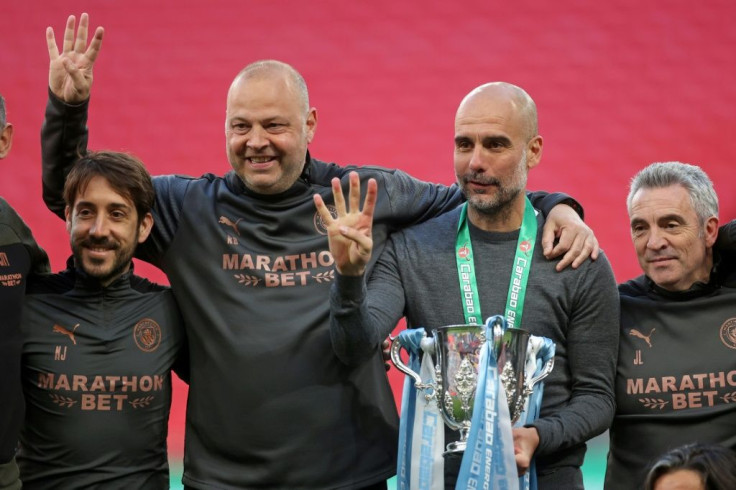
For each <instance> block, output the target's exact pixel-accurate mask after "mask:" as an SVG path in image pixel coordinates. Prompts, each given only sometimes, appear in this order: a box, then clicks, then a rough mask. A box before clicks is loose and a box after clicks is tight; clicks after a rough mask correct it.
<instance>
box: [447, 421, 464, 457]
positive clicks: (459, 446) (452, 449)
mask: <svg viewBox="0 0 736 490" xmlns="http://www.w3.org/2000/svg"><path fill="white" fill-rule="evenodd" d="M469 430H470V424H467V426H465V427H462V428H461V429H459V432H460V440H459V441H455V442H451V443H449V444H448V445H447V450H446V451H445V453H444V454H455V453H464V452H465V448H467V447H468V431H469Z"/></svg>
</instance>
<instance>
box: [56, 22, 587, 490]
mask: <svg viewBox="0 0 736 490" xmlns="http://www.w3.org/2000/svg"><path fill="white" fill-rule="evenodd" d="M87 26H88V18H87V16H86V15H85V14H83V15H82V18H81V19H80V27H79V31H78V32H77V35H76V37H75V35H74V30H75V19H74V17H70V18H69V20H68V21H67V26H66V30H65V33H64V43H63V48H62V51H61V52H59V50H58V48H57V46H56V42H55V40H54V35H53V30H51V29H49V30H48V31H47V40H48V45H49V55H50V59H51V61H50V69H49V85H50V100H49V104H48V106H47V112H46V120H45V123H44V128H43V131H42V145H43V158H44V168H43V178H44V192H45V198H46V202H47V205H49V207H50V209H52V210H53V211H55V212H56V213H57V214H59V213H61V210H62V205H61V202H60V199H59V189H60V188H61V186H62V184H63V181H64V177H65V174H66V171H67V170H66V169H67V168H68V166H69V165H70V162H71V161H72V159H73V157H74V155H75V154H76V152H77V151H82V152H84V151H85V150H86V142H87V128H86V121H87V109H88V105H89V93H90V85H91V80H92V67H93V65H94V62H95V59H96V58H97V55H98V53H99V50H100V46H101V42H102V37H103V31H102V30H101V29H97V30H96V31H95V34H94V36H93V37H92V39H91V40H90V42H89V46H87V29H88V27H87ZM226 102H227V103H226V109H227V111H226V119H225V140H226V149H227V157H228V160H229V162H230V165H231V167H232V171H230V172H228V173H227V174H225V175H224V176H222V177H218V176H215V175H212V174H206V175H204V176H202V177H200V178H187V177H181V176H174V175H167V176H158V177H154V186H155V188H156V204H155V206H154V209H153V214H154V217H155V224H154V227H153V230H152V233H151V237H150V238H149V240H148V241H146V242H145V243H144V244H142V245H141V246H140V247H139V248H138V251H137V256H138V257H140V258H142V259H144V260H147V261H149V262H151V263H152V264H154V265H156V266H157V267H159V268H161V269H162V270H163V271H164V272H165V273H166V274H167V276H168V279H169V281H170V282H171V285H172V288H173V290H174V293H175V294H176V296H177V299H178V300H179V304H180V305H181V308H182V310H183V314H184V318H185V322H186V328H187V334H188V338H189V343H190V355H191V368H192V376H191V383H190V387H189V399H188V404H187V419H186V437H185V456H184V478H183V481H184V484H185V485H186V486H187V487H190V488H252V487H262V488H311V489H323V488H343V489H358V488H385V487H386V479H387V478H389V477H390V476H392V475H393V474H394V472H395V464H396V441H397V428H398V417H397V414H396V408H395V403H394V400H393V394H392V392H391V388H390V386H389V384H388V382H387V379H386V374H385V370H384V366H383V361H382V357H381V353H380V349H378V348H377V349H376V351H375V353H374V355H373V356H372V359H371V360H370V362H366V363H364V364H362V365H360V366H345V365H344V364H343V363H342V362H341V361H340V360H339V359H338V358H337V357H336V356H335V355H334V353H333V351H332V347H331V345H330V338H329V302H328V300H327V298H328V293H329V287H330V284H331V282H332V281H333V279H334V271H333V262H334V259H333V257H332V255H331V254H330V252H329V247H328V242H327V236H326V230H325V228H324V224H323V223H322V221H321V220H320V219H318V217H317V215H316V211H315V209H314V205H313V203H312V195H313V194H315V193H318V194H321V195H323V196H324V197H325V199H326V200H328V201H329V200H330V199H331V197H330V196H331V194H332V190H331V187H330V185H331V184H330V182H331V180H332V179H333V178H335V177H336V178H338V179H340V180H341V182H343V185H347V181H348V173H349V172H350V171H351V170H354V171H356V172H358V173H360V174H361V176H364V177H365V178H369V177H373V178H376V179H377V180H378V181H379V182H380V183H381V196H380V197H381V199H380V204H379V205H378V206H377V208H376V213H375V226H374V240H375V247H376V249H381V248H382V247H383V244H384V242H385V240H386V237H387V236H388V234H389V233H390V232H392V231H394V230H396V229H399V228H402V227H404V226H407V225H410V224H413V223H416V222H420V221H423V220H425V219H428V218H430V217H432V216H435V215H437V214H440V213H442V212H445V211H448V210H450V209H453V208H455V207H456V206H457V205H458V204H459V203H460V202H461V201H462V195H461V193H460V191H459V190H458V188H457V187H444V186H439V185H433V184H429V183H426V182H422V181H419V180H417V179H414V178H412V177H411V176H409V175H408V174H406V173H404V172H402V171H400V170H394V169H386V168H379V167H357V166H350V167H342V166H339V165H336V164H332V163H325V162H322V161H319V160H317V159H315V158H313V157H312V156H311V155H310V153H309V152H308V145H309V143H310V142H311V141H312V139H313V138H314V135H315V131H316V128H317V111H316V110H315V109H314V108H313V107H310V105H309V96H308V91H307V86H306V83H305V81H304V79H303V78H302V76H301V75H300V74H299V73H298V72H297V71H296V70H294V68H292V67H291V66H289V65H287V64H285V63H282V62H279V61H273V60H267V61H259V62H255V63H252V64H250V65H248V66H246V67H245V68H244V69H243V70H242V71H241V72H240V73H239V74H238V75H237V76H236V77H235V79H234V80H233V83H232V85H231V86H230V89H229V91H228V94H227V101H226ZM535 201H537V202H538V205H539V206H540V208H542V209H544V210H548V211H550V210H551V211H550V213H551V216H550V220H552V221H554V223H556V224H552V225H550V226H549V227H548V228H547V229H546V230H545V235H544V248H545V251H546V252H547V254H548V255H549V256H556V255H560V254H562V255H564V258H563V259H562V262H561V263H560V264H559V265H560V267H562V266H566V265H570V264H572V265H573V266H579V265H580V263H581V262H583V261H584V260H585V259H586V258H587V257H588V256H589V254H591V253H592V254H593V255H594V256H595V254H596V252H597V242H596V241H595V238H594V237H592V233H591V232H590V230H589V229H588V228H587V227H586V226H585V225H584V224H583V223H582V222H581V220H580V219H579V217H578V216H577V214H576V213H575V212H574V211H573V210H572V209H571V208H570V207H568V206H557V207H554V209H552V208H553V206H554V205H555V204H556V203H560V202H563V201H565V202H568V201H567V200H566V196H563V195H557V194H550V195H539V196H537V197H536V199H535ZM555 217H556V218H555ZM556 235H558V236H557V238H558V239H559V241H558V243H556V244H555V243H554V242H555V238H556Z"/></svg>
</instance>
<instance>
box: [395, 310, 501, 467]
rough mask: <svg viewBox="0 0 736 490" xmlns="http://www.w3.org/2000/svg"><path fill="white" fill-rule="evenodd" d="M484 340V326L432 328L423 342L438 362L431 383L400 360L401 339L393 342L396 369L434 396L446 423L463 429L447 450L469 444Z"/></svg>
mask: <svg viewBox="0 0 736 490" xmlns="http://www.w3.org/2000/svg"><path fill="white" fill-rule="evenodd" d="M485 342H486V337H485V332H484V328H483V326H482V325H448V326H444V327H438V328H435V329H433V330H432V337H431V338H427V339H424V340H423V341H422V350H423V351H424V354H425V355H427V354H429V355H432V356H433V360H434V363H435V379H434V382H429V383H424V382H423V381H422V379H421V377H420V376H419V374H417V373H415V372H414V371H413V370H411V369H410V368H409V367H408V366H406V364H404V362H403V361H402V360H401V357H400V355H399V351H400V349H401V344H400V343H399V340H398V338H396V339H394V340H393V342H392V344H391V361H392V362H393V363H394V365H395V366H396V368H397V369H398V370H399V371H401V372H403V373H405V374H407V375H409V376H411V377H412V378H414V381H415V386H416V388H417V389H422V390H426V391H427V394H426V395H425V398H426V399H427V400H428V401H430V400H432V399H434V402H435V403H436V404H437V406H438V408H439V411H440V414H441V415H442V419H443V420H444V422H445V424H446V425H447V426H448V427H450V428H451V429H453V430H457V431H459V432H460V440H459V441H457V442H451V443H450V444H448V445H447V451H446V453H457V452H463V451H465V448H466V446H467V439H468V431H469V429H470V421H471V419H472V417H473V403H474V401H475V389H476V386H477V384H478V369H479V366H480V353H481V349H482V348H483V345H484V344H485Z"/></svg>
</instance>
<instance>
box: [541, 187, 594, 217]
mask: <svg viewBox="0 0 736 490" xmlns="http://www.w3.org/2000/svg"><path fill="white" fill-rule="evenodd" d="M526 195H527V197H528V198H529V200H530V201H531V202H532V205H533V206H534V207H535V208H536V209H538V210H540V211H541V212H542V215H543V216H544V217H545V218H546V217H547V216H548V215H549V213H550V211H552V208H554V207H555V206H557V205H558V204H567V205H568V206H570V207H571V208H573V209H574V210H575V212H576V213H578V214H579V215H580V219H585V213H584V211H583V207H582V206H581V205H580V203H579V202H577V201H576V200H575V199H573V198H572V197H571V196H568V195H567V194H565V193H563V192H547V191H527V193H526Z"/></svg>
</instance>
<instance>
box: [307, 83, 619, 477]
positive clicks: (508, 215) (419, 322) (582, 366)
mask: <svg viewBox="0 0 736 490" xmlns="http://www.w3.org/2000/svg"><path fill="white" fill-rule="evenodd" d="M542 143H543V140H542V137H541V136H540V135H539V133H538V130H537V112H536V106H535V104H534V101H533V100H532V99H531V97H530V96H529V95H528V94H527V93H526V92H525V91H524V90H523V89H521V88H519V87H517V86H514V85H511V84H508V83H503V82H496V83H489V84H485V85H481V86H480V87H477V88H476V89H474V90H473V91H471V92H470V93H469V94H468V95H467V96H466V97H465V98H464V99H463V101H462V102H461V104H460V106H459V108H458V110H457V115H456V118H455V158H454V163H455V165H454V167H455V174H456V177H457V182H458V185H459V187H460V189H461V190H462V192H463V194H464V195H465V197H466V198H467V203H466V205H465V206H462V207H459V208H457V209H455V210H453V211H450V212H448V213H445V214H443V215H441V216H438V217H436V218H433V219H431V220H428V221H426V222H424V223H421V224H419V225H416V226H412V227H410V228H406V229H404V230H402V231H398V232H396V233H394V234H392V235H391V237H390V238H389V240H388V243H387V244H386V246H385V248H384V249H383V251H382V253H380V257H379V258H378V262H377V263H376V265H375V267H374V268H373V270H372V272H371V274H370V276H368V275H367V274H366V271H367V266H368V264H369V263H371V262H372V261H373V260H375V254H376V252H377V251H376V252H374V250H375V246H374V243H375V233H373V231H374V228H373V227H372V219H373V209H374V207H375V206H378V205H380V201H381V198H382V196H380V195H378V196H377V195H376V194H377V192H378V191H377V189H379V190H380V187H381V184H380V182H379V183H376V182H375V181H371V182H369V183H368V185H367V190H368V194H367V196H366V201H365V204H364V206H363V209H362V210H361V209H360V207H359V200H360V188H359V183H358V176H357V175H355V174H354V175H353V176H352V181H351V182H352V185H351V187H350V196H349V202H348V203H346V202H345V200H344V198H343V197H342V189H341V186H340V184H339V182H337V181H333V187H332V188H333V192H334V193H335V204H336V207H337V213H336V215H337V216H336V217H333V214H332V213H331V212H330V211H329V210H328V208H327V207H326V206H325V204H324V201H323V199H322V196H319V195H316V196H315V203H316V205H317V208H318V210H319V212H320V216H321V217H322V220H323V221H324V222H325V223H326V224H327V230H328V237H329V238H330V250H331V251H332V255H333V257H334V258H335V267H336V271H337V276H336V279H335V282H334V284H333V286H332V291H331V304H332V317H331V338H332V343H333V347H334V349H335V353H336V355H337V356H338V357H339V358H340V359H341V360H342V361H343V362H345V363H346V364H347V365H358V366H360V365H362V363H363V362H365V360H366V359H367V358H369V356H370V355H371V353H372V352H374V351H375V350H376V349H377V346H378V345H379V344H380V343H381V340H382V339H383V338H384V337H385V336H386V335H387V334H388V333H389V332H391V331H392V330H393V328H394V327H395V325H396V323H397V322H398V321H399V319H401V318H402V317H405V318H406V323H407V327H408V328H424V329H425V330H426V331H427V334H431V332H432V330H433V329H435V328H438V327H442V326H447V325H458V324H479V323H483V322H484V321H485V319H486V318H488V317H490V316H492V315H499V314H500V315H504V316H506V318H507V319H508V321H509V323H511V322H512V320H513V326H515V327H520V328H523V329H525V330H528V331H529V332H530V333H531V334H532V335H536V336H540V337H546V338H548V339H550V340H552V341H553V342H554V343H555V344H556V350H555V354H556V355H555V364H554V369H553V371H552V373H551V374H550V375H549V376H548V377H547V378H545V386H544V397H543V401H542V404H541V412H540V415H539V418H538V419H537V420H535V421H533V422H531V423H527V424H525V426H524V427H517V428H514V430H513V444H514V450H515V459H516V466H517V470H518V474H519V475H523V474H525V473H526V472H527V470H528V469H529V467H530V464H531V461H532V458H533V457H535V458H536V468H537V477H538V488H539V489H543V490H544V489H560V488H565V489H582V488H583V477H582V472H581V470H580V467H581V465H582V463H583V458H584V455H585V450H586V444H585V442H586V441H587V440H588V439H590V438H592V437H594V436H596V435H598V434H600V433H602V432H603V431H605V430H606V429H607V428H608V426H609V424H610V422H611V419H612V417H613V412H614V399H613V378H614V374H615V359H616V350H617V348H618V333H617V325H618V318H619V313H618V296H617V294H616V284H615V280H614V277H613V272H612V270H611V267H610V265H609V263H608V260H607V259H606V257H605V255H601V256H599V257H598V260H596V261H595V262H593V261H587V262H585V263H583V264H581V266H580V267H578V268H577V269H569V268H568V269H565V270H563V271H561V272H558V271H556V268H555V263H554V262H550V261H549V260H547V259H546V258H545V257H544V255H543V253H542V250H541V249H540V247H539V246H538V245H536V246H535V244H538V243H539V242H540V241H541V240H542V232H541V228H542V226H543V225H544V223H545V221H544V218H543V216H542V215H541V213H539V214H538V213H535V210H534V208H533V204H532V202H530V201H529V199H527V197H526V194H525V190H526V183H527V174H528V172H529V171H530V170H531V169H532V168H534V167H535V166H537V165H538V164H539V162H540V160H541V156H542ZM348 204H349V205H348ZM517 279H518V281H517ZM525 281H526V282H525ZM525 284H526V285H525ZM471 293H472V294H471ZM512 293H513V294H512ZM471 296H472V298H471ZM522 312H523V316H522ZM440 398H441V397H440ZM404 402H407V401H406V400H404ZM418 403H421V402H418ZM488 415H489V416H490V415H494V414H493V413H490V414H488ZM440 423H441V422H440ZM423 429H424V428H423ZM487 430H489V433H490V434H493V432H492V431H490V429H487ZM445 432H446V439H447V440H446V441H445V442H449V441H452V440H457V439H458V433H457V432H455V431H450V430H449V429H448V430H446V431H445ZM424 434H425V432H423V433H422V435H423V436H424ZM490 437H491V438H493V436H490ZM495 437H499V435H498V434H496V436H495ZM424 442H425V440H424V439H422V443H423V444H424ZM422 449H425V448H424V446H422ZM474 449H475V447H471V444H470V443H468V448H467V449H466V451H465V458H473V459H472V460H473V462H476V463H477V460H476V459H475V453H474V452H473V450H474ZM424 456H425V454H424V452H422V458H418V459H420V460H421V461H412V462H411V464H412V465H420V464H422V462H424V461H427V458H425V457H424ZM481 456H482V455H481ZM493 457H494V462H493V464H489V465H488V466H489V468H490V467H493V468H495V467H496V465H497V463H496V461H497V460H499V459H500V457H501V456H500V455H498V454H494V455H493ZM440 460H441V459H440ZM460 463H461V457H460V456H458V454H457V453H455V454H450V455H448V456H447V457H446V458H445V461H444V476H445V482H444V483H445V485H446V487H447V488H455V485H456V481H457V480H458V475H460V476H461V477H465V476H468V475H467V474H465V475H464V474H463V471H462V470H461V469H460ZM435 464H439V463H435ZM478 466H481V467H482V466H483V465H482V464H479V465H478ZM412 467H413V466H412ZM431 470H432V469H431V468H427V469H426V471H424V472H422V473H421V474H422V475H427V474H429V473H430V472H431ZM407 471H408V468H407ZM476 483H478V482H476ZM413 484H414V482H412V485H413ZM412 488H414V487H413V486H412ZM432 488H436V487H432ZM458 488H465V486H464V485H463V486H462V487H461V486H458ZM468 488H470V487H468Z"/></svg>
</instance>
